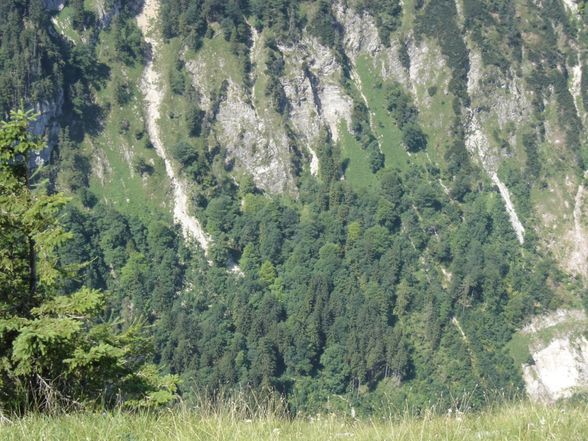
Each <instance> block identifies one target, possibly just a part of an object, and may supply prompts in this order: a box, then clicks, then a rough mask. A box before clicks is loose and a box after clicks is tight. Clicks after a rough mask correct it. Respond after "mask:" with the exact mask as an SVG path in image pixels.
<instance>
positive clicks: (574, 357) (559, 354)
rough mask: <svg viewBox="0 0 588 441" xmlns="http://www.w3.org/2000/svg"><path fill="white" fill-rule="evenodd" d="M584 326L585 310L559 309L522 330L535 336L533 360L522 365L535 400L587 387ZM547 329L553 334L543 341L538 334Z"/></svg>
mask: <svg viewBox="0 0 588 441" xmlns="http://www.w3.org/2000/svg"><path fill="white" fill-rule="evenodd" d="M566 324H567V326H566ZM585 327H586V316H585V313H584V312H583V311H579V310H558V311H556V312H554V313H552V314H549V315H547V316H543V317H538V318H535V319H534V320H533V322H531V324H529V325H528V326H526V327H525V328H524V329H523V330H521V333H523V334H527V335H530V336H531V339H532V343H531V347H530V350H531V356H532V358H533V363H532V364H524V365H523V366H522V368H523V379H524V380H525V385H526V389H527V393H528V395H529V397H530V398H531V399H532V400H534V401H539V402H546V403H553V402H555V401H557V400H560V399H563V398H569V397H571V396H572V395H573V394H574V393H575V392H580V391H584V390H586V389H587V388H588V340H587V339H586V337H584V335H582V333H581V331H582V329H585ZM546 330H548V331H549V332H551V333H553V335H554V336H553V337H552V338H550V339H549V340H548V341H543V340H541V338H540V337H539V336H540V333H541V332H543V331H546Z"/></svg>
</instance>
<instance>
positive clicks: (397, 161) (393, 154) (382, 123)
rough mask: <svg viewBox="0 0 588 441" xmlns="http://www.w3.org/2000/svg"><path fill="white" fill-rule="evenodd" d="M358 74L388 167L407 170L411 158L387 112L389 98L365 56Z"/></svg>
mask: <svg viewBox="0 0 588 441" xmlns="http://www.w3.org/2000/svg"><path fill="white" fill-rule="evenodd" d="M357 74H358V76H359V78H360V79H361V85H362V91H363V94H364V95H365V97H366V99H367V103H366V104H367V106H368V108H369V109H370V112H372V122H373V124H374V127H373V128H372V130H374V132H375V133H374V135H375V136H376V137H377V138H378V139H379V140H380V143H381V148H382V153H384V155H385V157H386V167H387V168H399V169H401V170H402V169H405V168H406V167H407V164H408V161H409V156H408V153H407V152H406V149H405V147H404V144H403V142H402V132H401V131H400V129H399V128H398V126H397V125H396V123H395V121H394V119H393V118H392V117H391V116H390V113H389V112H388V110H387V106H388V103H387V96H386V93H385V91H384V89H383V88H382V86H381V79H380V75H378V74H377V73H376V72H375V71H374V69H372V67H371V64H370V60H369V59H368V58H367V57H365V56H362V57H359V59H358V60H357ZM413 156H417V155H413ZM415 159H416V158H415Z"/></svg>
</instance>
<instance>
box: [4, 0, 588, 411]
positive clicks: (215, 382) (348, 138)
mask: <svg viewBox="0 0 588 441" xmlns="http://www.w3.org/2000/svg"><path fill="white" fill-rule="evenodd" d="M33 3H34V2H31V3H30V4H31V5H32V4H33ZM62 5H63V3H61V2H57V3H52V2H49V3H47V4H46V5H45V6H46V7H47V8H48V9H49V10H50V12H47V11H45V12H43V14H44V17H45V19H44V21H43V20H42V21H40V22H39V23H43V26H46V27H47V29H49V31H48V32H49V34H50V35H52V36H53V37H52V38H54V39H56V40H57V41H59V44H60V52H59V53H60V56H61V59H62V60H63V61H62V64H61V65H60V66H62V67H60V68H59V69H62V76H63V79H62V80H60V78H61V77H60V76H58V75H56V76H55V79H54V80H53V81H54V84H55V85H58V86H59V87H57V86H56V87H55V89H56V90H54V91H52V90H49V91H48V97H47V98H45V100H46V101H47V102H49V103H52V104H51V106H48V107H47V108H50V109H51V111H46V112H45V114H44V116H43V118H42V119H41V120H40V122H39V129H38V130H39V131H40V130H41V128H42V127H43V126H44V127H45V128H46V129H47V130H49V128H50V127H53V129H51V130H49V131H50V132H51V134H52V136H51V138H52V142H51V145H53V146H54V150H53V152H54V153H53V162H52V164H53V165H52V167H51V168H50V169H49V170H48V171H49V172H50V177H51V178H52V182H53V183H54V185H55V186H57V188H60V189H65V190H67V191H69V192H71V193H72V194H75V195H76V200H77V205H76V208H73V209H72V210H71V212H70V213H68V221H69V222H70V226H71V228H72V229H73V230H74V231H76V241H77V242H76V246H73V247H72V248H71V249H70V250H67V252H64V257H63V258H64V259H66V260H71V261H81V260H90V261H91V264H90V265H89V266H88V268H87V271H86V276H85V279H84V280H81V281H80V283H83V284H88V285H91V286H96V287H101V288H107V289H109V290H111V291H113V293H114V295H113V300H112V305H111V308H112V313H113V314H115V315H120V316H121V317H123V318H124V319H125V320H133V319H135V318H137V317H139V316H142V317H146V318H147V319H148V320H149V321H150V322H152V323H153V324H154V336H155V341H156V347H157V361H158V362H160V363H161V364H162V365H163V366H165V367H166V368H167V369H169V370H170V371H172V372H177V373H181V374H182V375H183V376H184V393H185V394H186V396H188V395H189V393H190V391H198V392H200V393H201V392H203V391H210V390H217V389H218V388H221V387H235V386H239V385H240V386H243V385H250V386H253V387H256V388H263V387H271V388H274V389H277V390H279V391H281V392H283V393H285V394H286V395H287V396H288V397H289V403H290V406H291V407H292V408H293V409H313V408H314V407H317V406H319V405H320V404H321V403H324V402H326V401H328V398H329V397H330V396H332V395H344V396H345V397H346V399H349V400H350V401H349V402H350V403H352V405H361V406H363V407H364V408H366V409H368V410H369V409H374V408H377V406H378V403H380V402H381V401H382V400H385V399H389V400H392V401H396V402H399V403H400V402H403V400H408V401H409V402H410V403H412V404H414V405H416V406H421V405H422V406H425V405H426V403H427V400H428V399H430V397H431V396H433V395H435V396H444V397H446V399H447V400H449V399H450V397H451V396H455V395H461V394H462V393H464V392H468V393H469V392H471V393H473V394H474V396H475V397H474V398H473V402H474V403H475V404H476V405H482V404H483V403H484V402H486V400H488V399H494V397H495V395H496V392H497V391H502V392H500V393H504V394H505V395H507V396H510V395H516V394H517V393H518V392H519V390H520V389H522V388H523V386H524V381H523V380H524V378H525V375H524V374H525V372H527V371H528V369H530V366H531V365H529V363H527V362H528V361H529V360H528V359H524V357H522V356H521V354H522V355H524V356H525V357H527V358H528V354H529V351H531V352H532V351H535V349H536V348H530V349H529V348H527V349H521V346H522V344H519V345H518V346H517V341H523V340H524V339H523V340H521V339H520V338H519V337H521V335H524V333H523V334H515V333H516V332H517V330H519V329H522V328H523V326H524V324H525V323H528V322H529V320H530V319H531V317H533V316H535V315H541V314H544V313H549V311H551V310H553V309H555V308H578V307H580V306H581V304H582V303H583V302H585V300H586V299H584V298H583V296H584V293H585V283H586V277H588V272H587V271H588V263H587V259H586V258H587V255H586V248H587V247H586V246H584V245H585V243H586V241H587V240H588V234H587V230H586V227H585V219H586V214H588V213H587V212H586V210H587V209H588V208H587V204H586V198H585V194H584V193H585V191H584V185H585V184H584V179H585V177H584V176H585V175H584V173H585V162H586V161H588V155H587V153H588V150H587V147H588V146H587V145H586V141H585V140H586V127H585V126H586V123H587V121H586V109H587V107H588V105H587V103H588V91H587V90H586V89H587V88H586V84H587V80H586V78H588V76H587V75H586V74H585V70H586V67H585V66H586V59H585V51H584V50H583V48H584V47H585V46H586V19H587V18H586V8H585V6H584V5H585V3H584V2H579V3H576V2H574V1H573V0H569V1H566V2H560V1H558V0H545V1H541V2H527V1H516V2H510V3H505V4H502V3H501V4H497V3H496V2H492V1H486V0H458V1H456V2H452V1H439V2H437V1H405V2H402V3H401V2H399V1H396V0H378V1H374V2H367V1H360V0H357V1H338V2H327V1H297V0H289V1H287V0H280V1H276V2H261V1H257V0H251V1H240V2H238V1H231V2H221V1H212V0H206V1H193V2H183V1H180V0H159V1H158V0H148V1H146V2H145V4H139V3H134V2H122V3H119V2H116V1H110V2H108V1H107V2H102V1H89V0H88V1H85V2H74V1H71V2H68V3H67V4H66V5H65V6H64V7H63V8H62V7H61V6H62ZM31 8H32V6H31ZM31 10H32V9H31ZM31 10H26V11H25V10H24V9H23V10H20V13H21V15H22V17H23V20H24V19H25V18H26V17H27V14H30V13H31ZM49 16H50V20H47V18H48V17H49ZM55 69H57V70H59V69H58V68H55ZM23 93H24V92H23ZM62 96H63V98H60V97H62ZM30 100H32V101H30V102H33V101H34V100H35V97H34V96H32V95H31V96H30ZM62 100H63V104H62ZM11 104H12V105H16V104H17V103H16V102H12V103H11ZM58 110H60V112H59V111H58ZM58 124H59V125H61V132H62V133H60V134H59V133H58V132H59V129H58V127H57V125H58ZM45 156H46V157H47V155H45ZM173 221H175V222H177V223H178V224H179V226H178V227H175V226H174V225H173ZM182 232H183V235H184V237H185V238H186V239H188V240H186V241H182V240H181V236H182V234H181V233H182ZM82 250H83V251H82ZM204 252H206V253H204ZM205 254H206V255H205ZM236 265H238V266H236ZM227 268H229V269H234V270H235V271H227ZM456 324H457V325H456ZM513 335H515V337H514V340H513ZM517 338H519V340H517ZM513 342H514V343H513ZM513 348H514V349H513ZM513 351H514V352H513ZM521 357H522V358H523V359H522V358H521ZM522 364H525V366H524V367H523V366H522ZM527 377H528V376H527ZM472 391H474V392H472ZM342 405H343V404H342Z"/></svg>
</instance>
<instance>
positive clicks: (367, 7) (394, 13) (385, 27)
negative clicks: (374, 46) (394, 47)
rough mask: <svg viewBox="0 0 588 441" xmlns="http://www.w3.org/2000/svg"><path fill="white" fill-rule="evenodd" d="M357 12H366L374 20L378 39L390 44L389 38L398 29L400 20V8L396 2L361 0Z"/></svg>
mask: <svg viewBox="0 0 588 441" xmlns="http://www.w3.org/2000/svg"><path fill="white" fill-rule="evenodd" d="M357 8H358V10H359V11H366V12H368V13H369V14H370V15H371V16H372V17H374V18H375V19H376V26H377V27H378V32H379V34H380V39H381V40H382V42H383V43H384V44H385V45H389V44H390V37H391V35H392V34H393V33H394V31H396V29H398V27H399V26H400V23H401V19H402V6H401V2H399V1H398V0H361V1H359V2H358V5H357Z"/></svg>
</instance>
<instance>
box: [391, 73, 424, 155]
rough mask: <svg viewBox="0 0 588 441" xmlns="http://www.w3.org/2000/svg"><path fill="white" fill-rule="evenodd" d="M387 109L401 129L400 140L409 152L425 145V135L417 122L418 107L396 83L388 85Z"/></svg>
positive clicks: (420, 148)
mask: <svg viewBox="0 0 588 441" xmlns="http://www.w3.org/2000/svg"><path fill="white" fill-rule="evenodd" d="M388 111H389V112H390V113H391V114H392V117H393V118H394V119H395V120H396V124H398V127H399V128H400V129H401V130H402V141H403V142H404V145H405V146H406V149H407V150H408V151H409V152H418V151H420V150H423V149H425V148H426V147H427V136H426V135H425V134H424V132H423V130H422V129H421V127H420V125H419V123H418V109H417V108H416V106H415V105H414V104H413V103H412V99H411V98H410V96H409V95H408V94H407V93H406V92H404V90H403V89H402V86H401V85H400V84H398V83H393V84H392V85H390V86H388Z"/></svg>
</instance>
